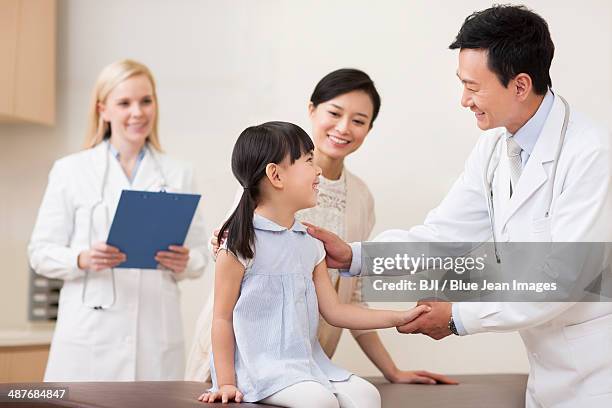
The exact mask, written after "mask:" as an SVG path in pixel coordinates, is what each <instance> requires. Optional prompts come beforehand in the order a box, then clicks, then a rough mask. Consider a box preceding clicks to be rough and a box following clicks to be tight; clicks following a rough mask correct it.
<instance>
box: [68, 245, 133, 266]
mask: <svg viewBox="0 0 612 408" xmlns="http://www.w3.org/2000/svg"><path fill="white" fill-rule="evenodd" d="M126 259H127V257H126V255H125V254H124V253H123V252H121V251H119V249H118V248H115V247H114V246H111V245H108V244H106V243H105V242H96V243H95V244H93V245H92V246H91V248H89V249H86V250H84V251H81V253H80V254H79V256H78V258H77V264H78V267H79V269H81V270H85V269H88V270H90V271H96V272H97V271H101V270H103V269H108V268H114V267H116V266H117V265H119V264H121V263H123V262H125V260H126Z"/></svg>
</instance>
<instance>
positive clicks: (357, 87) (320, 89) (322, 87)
mask: <svg viewBox="0 0 612 408" xmlns="http://www.w3.org/2000/svg"><path fill="white" fill-rule="evenodd" d="M353 91H363V92H365V93H366V94H367V95H368V96H369V97H370V100H371V101H372V107H373V110H372V120H371V121H370V129H371V128H372V126H373V125H374V120H376V117H377V116H378V112H379V111H380V95H379V94H378V91H377V90H376V86H374V81H372V80H371V79H370V77H369V76H368V74H366V73H365V72H363V71H360V70H358V69H355V68H342V69H337V70H335V71H333V72H330V73H329V74H327V75H325V76H324V77H323V78H321V80H320V81H319V83H317V85H316V86H315V89H314V91H312V95H311V96H310V102H312V104H313V105H314V107H315V108H316V107H317V106H318V105H319V104H321V103H323V102H327V101H329V100H330V99H334V98H335V97H337V96H340V95H344V94H346V93H349V92H353Z"/></svg>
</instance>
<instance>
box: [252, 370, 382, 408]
mask: <svg viewBox="0 0 612 408" xmlns="http://www.w3.org/2000/svg"><path fill="white" fill-rule="evenodd" d="M332 384H333V385H334V388H336V392H332V391H330V390H328V389H327V388H325V387H324V386H323V385H322V384H320V383H318V382H315V381H302V382H299V383H297V384H293V385H290V386H289V387H287V388H283V389H282V390H280V391H278V392H277V393H275V394H272V395H270V396H269V397H267V398H264V399H263V400H261V401H259V402H261V403H265V404H270V405H277V406H279V407H290V408H312V407H317V408H380V394H379V392H378V390H377V389H376V387H374V386H373V385H372V384H370V383H369V382H367V381H366V380H364V379H363V378H361V377H357V376H356V375H352V376H351V377H350V378H349V379H348V380H347V381H337V382H336V381H334V382H332Z"/></svg>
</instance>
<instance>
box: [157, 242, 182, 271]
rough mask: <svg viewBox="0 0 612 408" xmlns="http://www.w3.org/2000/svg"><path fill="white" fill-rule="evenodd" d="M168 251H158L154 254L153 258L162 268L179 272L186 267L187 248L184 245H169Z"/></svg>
mask: <svg viewBox="0 0 612 408" xmlns="http://www.w3.org/2000/svg"><path fill="white" fill-rule="evenodd" d="M168 249H169V251H159V252H158V253H157V254H155V260H156V261H157V262H159V264H160V265H161V266H163V267H164V268H167V269H170V270H171V271H172V272H174V273H181V272H183V271H185V268H187V262H189V248H187V247H185V246H178V245H170V246H169V247H168Z"/></svg>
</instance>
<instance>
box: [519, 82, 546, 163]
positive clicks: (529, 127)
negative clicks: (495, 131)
mask: <svg viewBox="0 0 612 408" xmlns="http://www.w3.org/2000/svg"><path fill="white" fill-rule="evenodd" d="M554 100H555V96H554V94H553V93H552V91H551V90H550V89H549V90H548V91H547V92H546V95H545V96H544V99H543V100H542V103H541V104H540V107H539V108H538V110H537V111H536V113H535V115H533V116H532V117H531V119H529V120H528V121H527V123H525V124H524V125H523V127H521V128H520V129H519V130H518V131H517V132H516V133H515V134H514V135H512V134H510V133H508V134H509V137H514V140H515V141H516V143H518V145H519V146H521V149H523V150H524V151H525V152H527V154H529V155H531V153H532V152H533V148H534V146H535V145H536V142H537V141H538V137H539V136H540V133H541V132H542V129H543V128H544V124H545V123H546V118H548V114H549V113H550V110H551V109H552V106H553V102H554Z"/></svg>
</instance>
